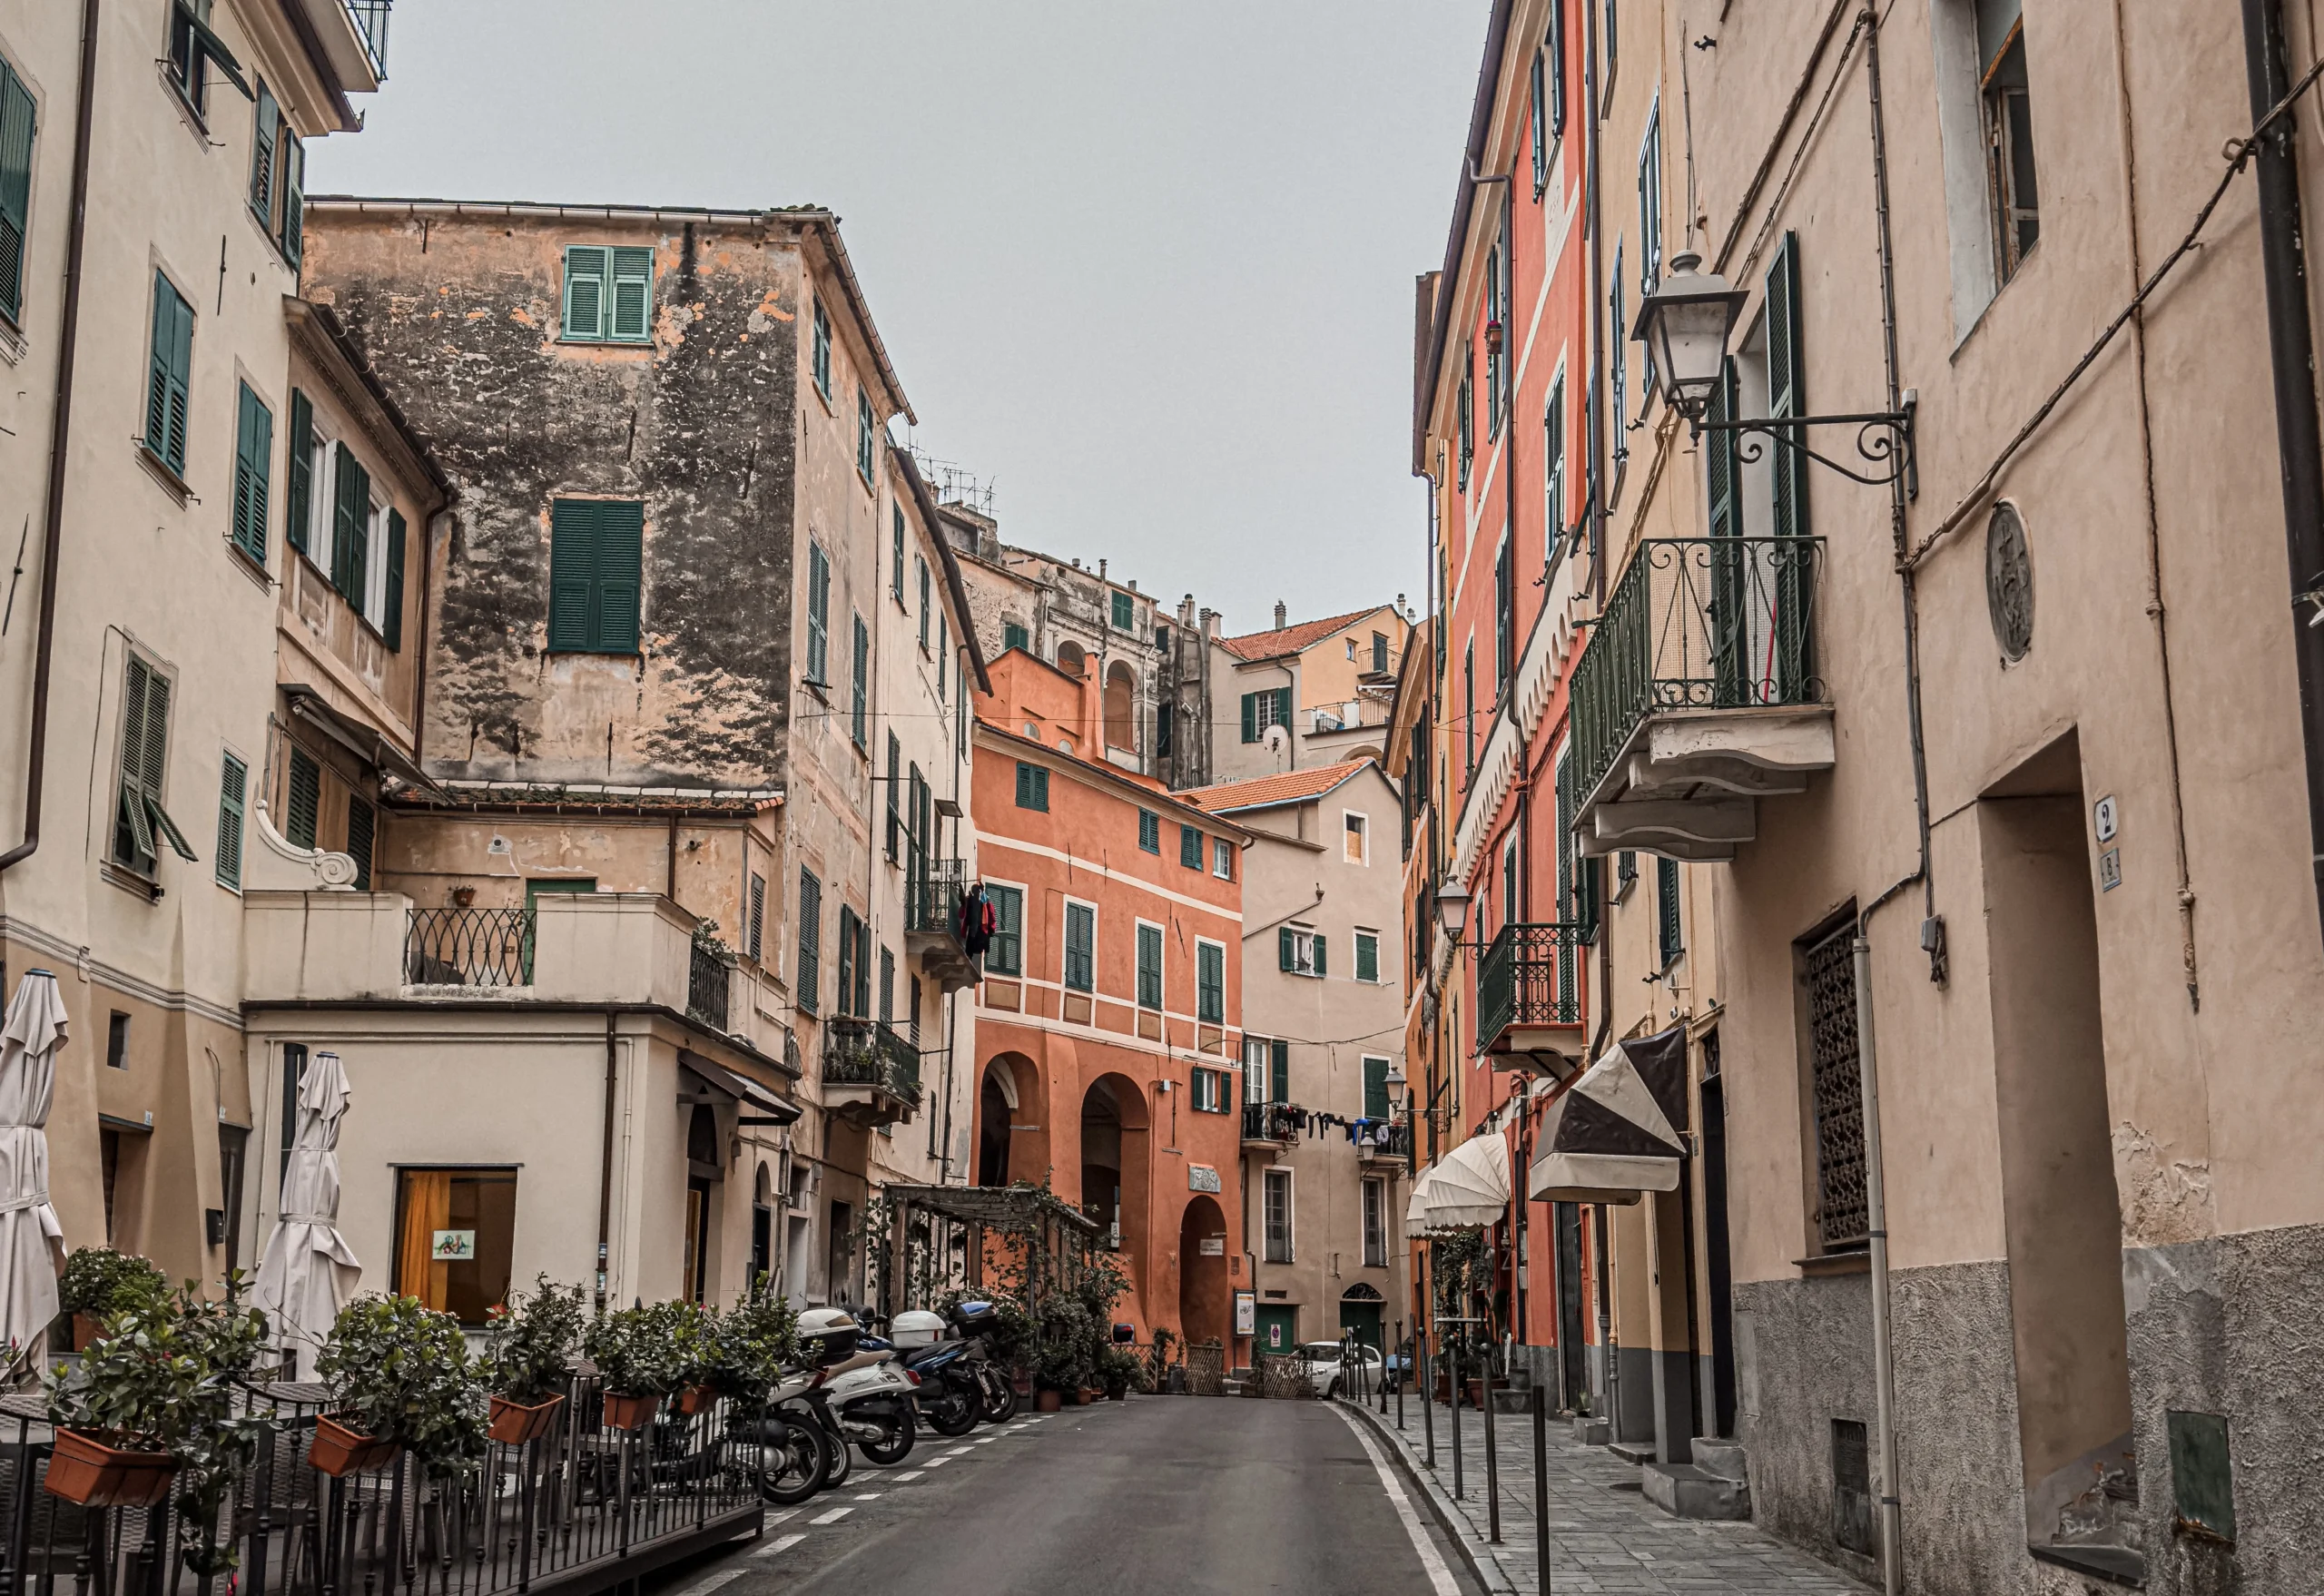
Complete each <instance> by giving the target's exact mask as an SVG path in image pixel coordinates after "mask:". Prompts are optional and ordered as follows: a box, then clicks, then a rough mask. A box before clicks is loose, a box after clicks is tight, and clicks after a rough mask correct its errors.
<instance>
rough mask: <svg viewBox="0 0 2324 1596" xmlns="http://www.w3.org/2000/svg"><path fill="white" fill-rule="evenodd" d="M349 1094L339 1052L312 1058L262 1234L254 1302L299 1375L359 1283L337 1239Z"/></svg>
mask: <svg viewBox="0 0 2324 1596" xmlns="http://www.w3.org/2000/svg"><path fill="white" fill-rule="evenodd" d="M348 1096H349V1093H348V1089H347V1070H346V1069H345V1067H344V1066H342V1065H341V1064H340V1061H339V1055H338V1054H337V1053H317V1054H316V1055H315V1056H314V1058H313V1059H312V1060H311V1061H310V1062H309V1064H308V1066H307V1078H306V1079H305V1080H304V1081H303V1082H301V1083H300V1087H299V1118H298V1123H297V1126H296V1129H295V1134H294V1136H293V1138H292V1140H291V1158H290V1164H289V1167H287V1168H286V1169H285V1170H284V1172H283V1176H282V1212H281V1217H279V1218H277V1220H276V1221H275V1226H274V1234H273V1235H272V1236H268V1237H267V1240H266V1256H265V1257H264V1258H262V1259H261V1260H260V1262H259V1266H258V1290H257V1291H256V1293H255V1294H253V1296H252V1297H251V1302H252V1305H254V1306H256V1307H257V1308H258V1309H259V1311H260V1312H261V1313H263V1314H264V1315H266V1316H267V1319H268V1321H269V1322H270V1323H271V1325H273V1326H274V1331H275V1335H276V1338H277V1339H278V1341H280V1342H281V1344H282V1345H285V1346H287V1347H289V1348H290V1349H291V1352H292V1353H293V1354H294V1355H295V1356H296V1358H297V1361H298V1370H297V1372H298V1374H300V1376H301V1377H304V1376H307V1375H310V1374H313V1372H314V1366H315V1354H316V1352H317V1350H318V1349H319V1348H320V1346H321V1345H322V1342H323V1338H324V1337H325V1336H327V1335H330V1328H331V1325H333V1324H335V1323H336V1322H337V1321H338V1319H339V1310H340V1308H342V1307H345V1306H346V1305H347V1299H348V1298H349V1297H350V1296H354V1295H355V1287H356V1285H357V1283H358V1282H359V1281H360V1280H361V1279H362V1278H363V1266H362V1265H361V1264H359V1263H358V1262H357V1261H356V1258H355V1255H354V1254H353V1253H352V1252H350V1251H349V1250H348V1246H347V1243H346V1242H345V1241H344V1240H342V1239H340V1234H339V1122H340V1118H341V1117H342V1116H343V1115H345V1114H346V1112H347V1100H348Z"/></svg>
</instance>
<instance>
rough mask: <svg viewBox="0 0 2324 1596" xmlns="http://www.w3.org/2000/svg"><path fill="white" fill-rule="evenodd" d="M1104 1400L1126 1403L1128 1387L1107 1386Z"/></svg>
mask: <svg viewBox="0 0 2324 1596" xmlns="http://www.w3.org/2000/svg"><path fill="white" fill-rule="evenodd" d="M1106 1400H1107V1401H1108V1402H1128V1400H1129V1387H1128V1386H1127V1385H1108V1386H1107V1387H1106Z"/></svg>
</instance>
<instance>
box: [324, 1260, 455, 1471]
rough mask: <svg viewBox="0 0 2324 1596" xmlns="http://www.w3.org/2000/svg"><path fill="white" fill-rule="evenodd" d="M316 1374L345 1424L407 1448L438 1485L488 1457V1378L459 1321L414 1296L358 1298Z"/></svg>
mask: <svg viewBox="0 0 2324 1596" xmlns="http://www.w3.org/2000/svg"><path fill="white" fill-rule="evenodd" d="M315 1367H316V1371H317V1372H318V1373H319V1374H321V1376H322V1378H323V1382H324V1384H327V1385H329V1386H330V1393H331V1400H332V1403H333V1404H334V1405H335V1406H336V1407H337V1408H338V1409H339V1410H340V1414H341V1415H342V1416H341V1420H340V1422H341V1423H343V1424H346V1425H347V1426H348V1427H349V1428H350V1429H351V1430H355V1431H357V1432H359V1433H362V1434H365V1435H372V1436H378V1437H380V1438H383V1439H393V1440H395V1441H398V1442H399V1443H402V1444H403V1445H404V1446H405V1447H406V1448H408V1449H409V1451H410V1452H411V1453H412V1454H413V1455H414V1456H415V1457H417V1458H419V1460H420V1462H421V1463H423V1464H424V1465H425V1466H426V1467H427V1469H428V1473H431V1474H434V1475H436V1476H438V1477H439V1478H442V1477H446V1476H449V1475H453V1474H458V1473H463V1472H465V1471H466V1470H468V1468H470V1467H473V1466H474V1465H475V1464H476V1463H478V1461H480V1460H481V1459H482V1458H483V1456H484V1447H485V1401H484V1384H483V1381H482V1379H481V1378H480V1375H481V1373H482V1371H481V1370H480V1369H479V1367H478V1364H476V1362H475V1361H474V1360H472V1359H471V1358H470V1357H469V1355H468V1339H467V1337H466V1336H464V1335H461V1334H460V1322H459V1321H458V1319H456V1318H454V1317H453V1316H452V1315H449V1314H439V1313H438V1312H436V1311H435V1310H434V1309H432V1308H429V1307H427V1306H425V1305H422V1304H421V1302H420V1301H419V1298H418V1297H412V1296H359V1297H357V1298H356V1299H355V1300H354V1301H353V1302H351V1303H349V1304H348V1305H346V1306H345V1307H344V1308H341V1309H340V1314H339V1321H338V1323H336V1324H334V1325H332V1326H331V1332H330V1340H329V1341H327V1342H325V1343H324V1344H323V1351H322V1356H321V1357H320V1358H319V1359H318V1360H317V1361H316V1364H315Z"/></svg>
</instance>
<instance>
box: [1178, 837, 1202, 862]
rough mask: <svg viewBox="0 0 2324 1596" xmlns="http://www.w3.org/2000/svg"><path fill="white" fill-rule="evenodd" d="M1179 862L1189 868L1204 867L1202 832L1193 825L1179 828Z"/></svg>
mask: <svg viewBox="0 0 2324 1596" xmlns="http://www.w3.org/2000/svg"><path fill="white" fill-rule="evenodd" d="M1178 862H1179V863H1180V864H1182V865H1184V866H1186V867H1187V869H1188V870H1200V869H1201V868H1202V833H1201V832H1198V831H1196V830H1195V828H1194V827H1192V826H1180V827H1179V828H1178Z"/></svg>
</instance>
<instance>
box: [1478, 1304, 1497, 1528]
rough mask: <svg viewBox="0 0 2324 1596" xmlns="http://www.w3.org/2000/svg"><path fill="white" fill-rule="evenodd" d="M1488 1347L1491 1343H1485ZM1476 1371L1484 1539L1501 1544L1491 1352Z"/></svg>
mask: <svg viewBox="0 0 2324 1596" xmlns="http://www.w3.org/2000/svg"><path fill="white" fill-rule="evenodd" d="M1485 1345H1487V1346H1488V1347H1490V1346H1491V1345H1492V1343H1491V1342H1487V1343H1486V1344H1485ZM1477 1372H1478V1374H1481V1375H1482V1376H1483V1377H1482V1379H1480V1380H1479V1381H1478V1382H1477V1385H1478V1388H1479V1389H1480V1390H1481V1391H1482V1392H1483V1394H1484V1399H1485V1525H1486V1528H1487V1530H1488V1532H1489V1533H1488V1534H1487V1536H1486V1539H1488V1540H1490V1541H1491V1542H1492V1543H1493V1544H1494V1545H1496V1546H1498V1545H1500V1544H1501V1453H1500V1452H1499V1451H1498V1450H1497V1449H1496V1448H1495V1447H1494V1445H1493V1424H1492V1353H1491V1352H1487V1353H1486V1354H1485V1356H1484V1361H1483V1362H1482V1364H1479V1365H1478V1369H1477Z"/></svg>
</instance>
